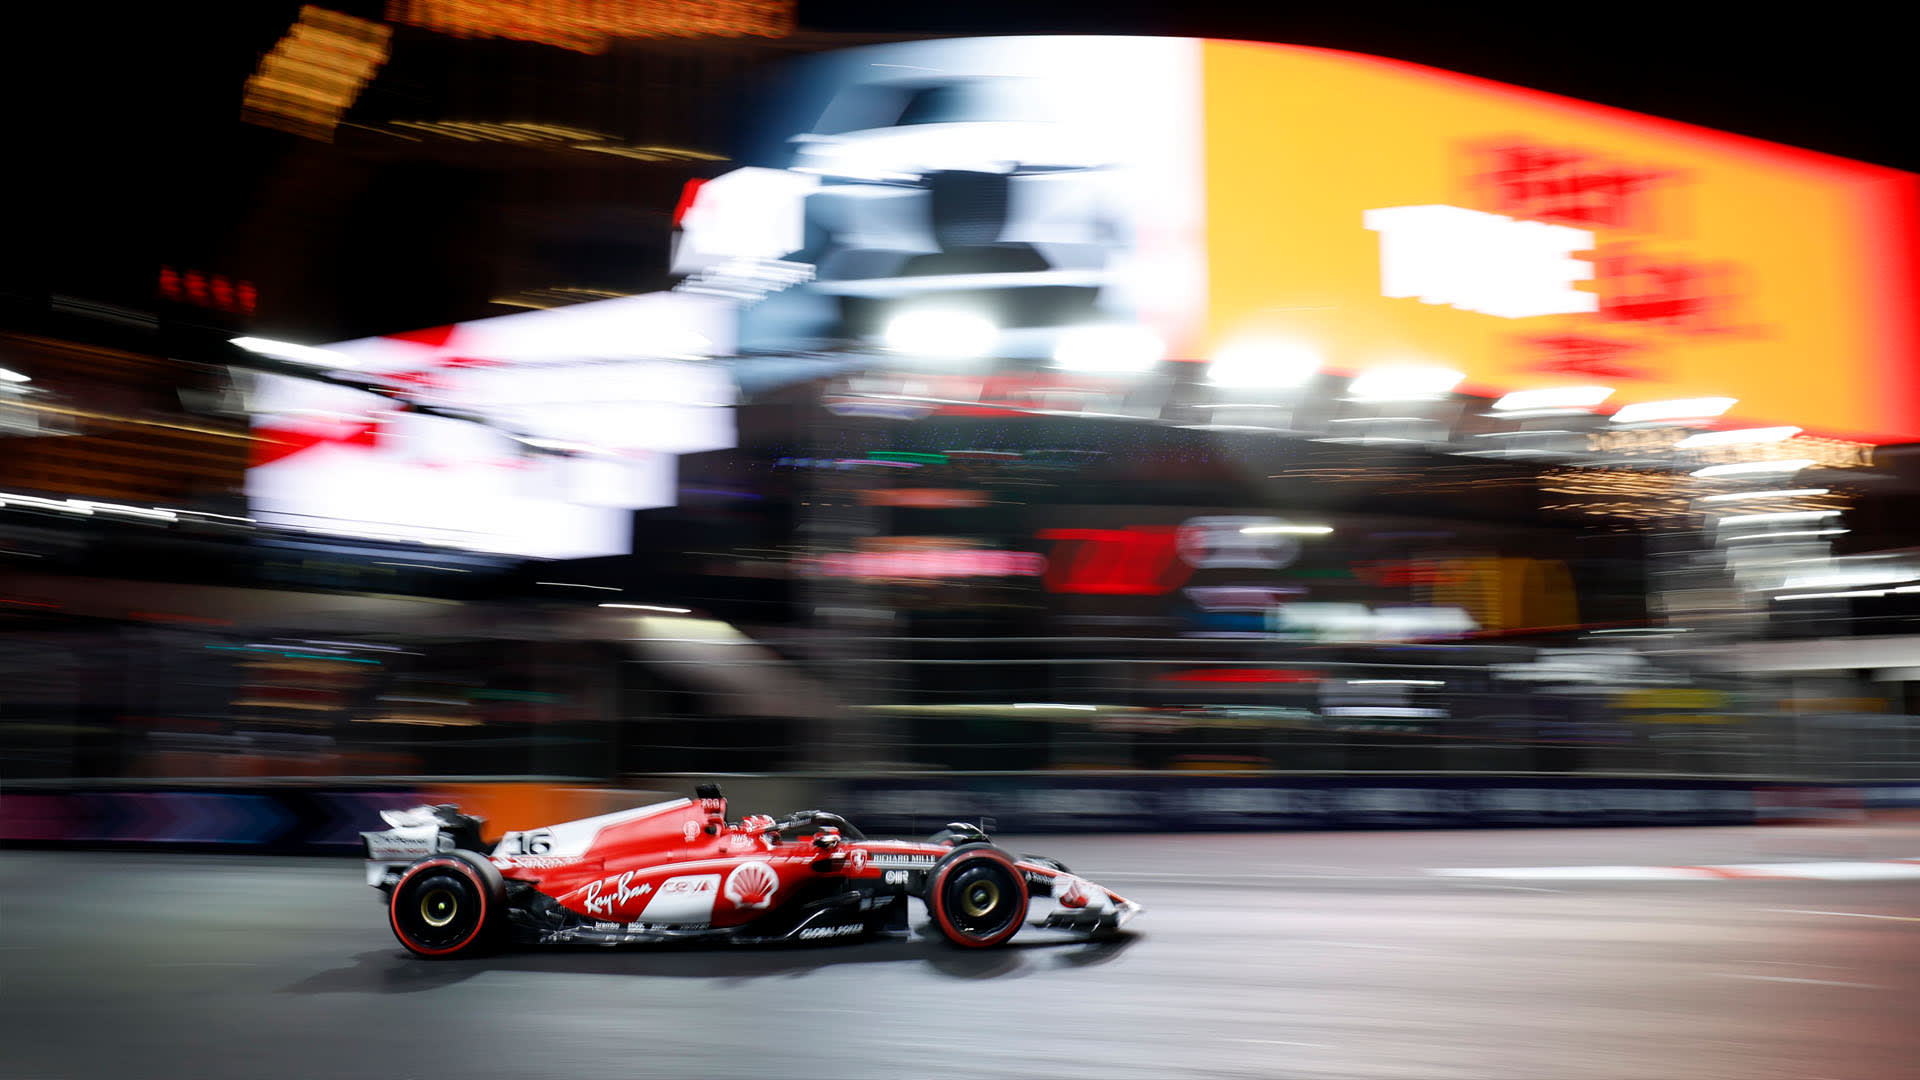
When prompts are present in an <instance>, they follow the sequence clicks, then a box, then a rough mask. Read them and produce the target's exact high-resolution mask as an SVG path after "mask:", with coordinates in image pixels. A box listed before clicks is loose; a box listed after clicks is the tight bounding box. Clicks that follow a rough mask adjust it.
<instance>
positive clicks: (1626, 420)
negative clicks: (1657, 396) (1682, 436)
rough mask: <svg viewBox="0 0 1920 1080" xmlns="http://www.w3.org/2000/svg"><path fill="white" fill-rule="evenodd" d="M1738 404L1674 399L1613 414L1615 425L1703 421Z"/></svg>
mask: <svg viewBox="0 0 1920 1080" xmlns="http://www.w3.org/2000/svg"><path fill="white" fill-rule="evenodd" d="M1739 403H1740V399H1738V398H1730V397H1705V398H1675V399H1673V400H1671V401H1642V402H1639V403H1636V404H1633V405H1622V406H1621V407H1620V409H1619V411H1618V412H1615V413H1614V414H1613V422H1614V423H1616V424H1639V423H1645V422H1646V421H1649V420H1704V419H1707V418H1708V417H1714V416H1719V415H1721V414H1722V413H1725V412H1726V411H1727V410H1728V409H1731V408H1733V407H1734V406H1735V405H1737V404H1739Z"/></svg>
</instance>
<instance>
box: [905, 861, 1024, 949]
mask: <svg viewBox="0 0 1920 1080" xmlns="http://www.w3.org/2000/svg"><path fill="white" fill-rule="evenodd" d="M926 901H927V911H928V912H929V913H930V914H932V916H933V925H934V926H936V927H938V928H939V930H940V932H941V933H942V934H944V935H946V938H947V940H948V941H951V942H953V943H954V944H955V945H960V946H963V947H965V948H969V949H984V948H989V947H991V946H994V945H1000V944H1004V943H1005V942H1006V941H1008V940H1009V939H1010V938H1012V937H1013V935H1015V934H1017V933H1019V932H1020V924H1021V923H1022V922H1024V921H1025V920H1026V917H1027V880H1026V876H1025V875H1023V874H1021V873H1020V870H1019V868H1018V867H1016V866H1014V864H1013V857H1012V856H1010V855H1008V854H1007V853H1006V852H1004V851H1001V850H1000V849H999V848H996V847H991V846H989V845H986V844H975V845H969V846H967V847H963V848H958V849H956V850H955V851H954V852H953V853H952V854H951V855H948V856H947V857H946V858H944V859H942V860H940V862H939V863H938V864H936V865H935V866H934V868H933V872H932V873H931V874H929V875H928V879H927V895H926Z"/></svg>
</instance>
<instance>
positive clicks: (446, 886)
mask: <svg viewBox="0 0 1920 1080" xmlns="http://www.w3.org/2000/svg"><path fill="white" fill-rule="evenodd" d="M484 914H485V904H484V902H483V898H482V897H481V895H480V891H479V889H478V887H477V884H476V883H475V882H474V881H472V880H470V879H469V878H468V877H467V876H466V875H465V874H463V873H461V872H460V871H459V870H458V869H456V868H453V867H443V866H431V867H428V868H426V869H424V870H423V871H421V872H419V873H418V875H417V876H416V877H414V878H412V879H410V880H407V881H403V882H402V883H401V885H400V888H399V890H398V891H396V893H395V894H394V897H393V929H394V932H395V933H396V934H398V935H399V936H400V940H401V942H403V943H404V944H405V945H406V946H407V947H408V948H410V949H412V950H414V951H415V952H424V953H428V954H433V955H437V954H441V953H445V952H449V951H452V950H455V949H459V948H462V947H464V946H465V945H466V944H467V943H468V942H470V941H472V940H474V937H475V935H476V934H478V932H479V930H480V924H481V922H482V921H483V918H484Z"/></svg>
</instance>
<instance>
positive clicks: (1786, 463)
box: [1690, 458, 1815, 480]
mask: <svg viewBox="0 0 1920 1080" xmlns="http://www.w3.org/2000/svg"><path fill="white" fill-rule="evenodd" d="M1814 464H1815V462H1814V460H1813V459H1812V458H1784V459H1782V460H1780V461H1733V462H1728V463H1727V464H1725V465H1708V466H1707V467H1706V468H1703V469H1695V470H1693V472H1692V473H1691V474H1690V475H1692V476H1697V477H1699V478H1701V479H1702V480H1708V479H1712V478H1714V477H1720V476H1769V475H1774V474H1778V473H1796V472H1799V471H1800V470H1801V469H1805V468H1809V467H1811V466H1812V465H1814Z"/></svg>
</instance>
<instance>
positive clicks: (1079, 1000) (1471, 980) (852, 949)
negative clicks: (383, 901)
mask: <svg viewBox="0 0 1920 1080" xmlns="http://www.w3.org/2000/svg"><path fill="white" fill-rule="evenodd" d="M1007 845H1008V846H1009V847H1013V848H1016V849H1024V850H1032V851H1038V852H1042V853H1045V854H1052V855H1055V856H1058V857H1060V858H1062V859H1064V860H1065V861H1067V862H1068V863H1069V864H1071V865H1072V866H1073V867H1074V869H1075V870H1076V871H1077V872H1080V873H1082V874H1083V875H1085V876H1088V877H1091V878H1093V879H1094V880H1097V881H1100V882H1102V883H1104V884H1107V885H1110V886H1112V887H1114V888H1115V889H1118V890H1120V891H1122V892H1124V893H1126V894H1128V895H1129V896H1132V897H1134V898H1135V899H1138V900H1139V901H1141V902H1142V903H1144V904H1145V905H1146V907H1147V911H1146V913H1145V914H1144V915H1143V916H1141V917H1140V919H1139V920H1137V921H1136V922H1135V923H1134V924H1133V932H1132V933H1131V934H1130V935H1129V936H1127V937H1125V938H1122V939H1120V940H1116V941H1113V942H1109V943H1104V944H1093V945H1088V944H1078V943H1076V944H1064V945H1063V944H1048V943H1043V942H1041V941H1040V936H1039V935H1035V936H1034V937H1033V938H1032V940H1029V939H1028V937H1027V935H1025V934H1023V935H1022V937H1021V938H1020V939H1016V941H1015V942H1014V943H1013V945H1012V946H1010V947H1008V948H1005V949H1002V950H997V951H989V952H968V951H961V950H956V949H954V948H952V947H950V946H948V945H946V944H945V943H943V942H942V941H940V940H937V939H935V938H933V937H930V936H927V934H926V933H924V932H922V931H921V930H919V929H916V931H915V933H914V935H913V936H912V937H911V938H909V939H907V940H904V941H900V940H895V941H881V942H874V943H865V944H852V945H844V944H843V945H817V946H811V947H792V948H780V949H755V950H747V949H721V950H674V951H655V950H646V949H629V950H619V951H610V950H599V949H570V950H553V949H549V950H535V951H521V952H514V953H507V954H504V955H497V956H493V957H489V958H484V959H479V960H473V961H453V962H428V961H421V960H416V959H413V958H411V957H409V956H408V955H407V954H406V953H405V952H404V951H402V950H401V948H400V947H399V946H398V945H397V944H396V943H395V942H394V940H393V938H392V936H391V934H390V932H389V931H388V929H387V927H386V925H385V921H384V917H383V912H382V910H381V908H380V906H379V903H378V900H379V894H378V893H376V892H375V891H374V890H372V889H369V888H367V887H366V886H365V885H364V884H361V883H360V881H359V864H358V863H356V862H352V861H348V860H328V859H294V858H261V857H247V856H189V855H154V854H120V853H77V852H23V851H8V852H0V905H3V906H0V1076H5V1077H48V1078H54V1077H58V1078H69V1077H72V1078H80V1077H113V1078H115V1080H126V1078H128V1077H206V1078H210V1080H220V1078H229V1077H232V1078H242V1077H244V1078H247V1080H258V1078H262V1077H305V1076H341V1077H347V1076H351V1077H422V1078H427V1077H449V1078H471V1080H480V1078H494V1077H512V1078H515V1080H525V1078H529V1077H565V1078H598V1077H610V1078H621V1080H630V1078H634V1077H676V1078H677V1077H687V1078H706V1077H741V1078H750V1080H775V1078H809V1077H821V1078H827V1077H832V1078H847V1077H908V1076H912V1077H973V1076H1033V1077H1045V1078H1048V1080H1067V1078H1079V1077H1089V1078H1092V1077H1098V1078H1101V1080H1114V1078H1130V1077H1221V1078H1225V1077H1234V1078H1239V1077H1249V1078H1250V1077H1260V1078H1269V1077H1302V1078H1343V1080H1344V1078H1360V1077H1367V1078H1374V1077H1393V1078H1414V1080H1427V1078H1443V1077H1444V1078H1452V1077H1474V1078H1482V1077H1498V1078H1509V1077H1511V1078H1515V1080H1563V1078H1567V1080H1570V1078H1609V1080H1612V1078H1650V1080H1668V1078H1675V1080H1678V1078H1689V1080H1691V1078H1721V1077H1724V1078H1728V1080H1772V1078H1776V1077H1779V1078H1787V1077H1791V1078H1796V1080H1856V1078H1861V1080H1864V1078H1871V1080H1887V1078H1898V1077H1920V963H1916V961H1920V882H1914V881H1878V882H1870V881H1869V882H1850V881H1838V882H1829V881H1815V882H1798V881H1742V880H1729V881H1684V882H1681V881H1669V882H1613V881H1598V882H1589V881H1577V882H1563V881H1555V882H1544V883H1540V884H1525V883H1514V882H1494V881H1486V880H1473V879H1461V878H1437V877H1433V876H1429V875H1428V874H1426V873H1425V871H1426V870H1428V869H1432V868H1441V867H1469V866H1530V865H1542V864H1554V865H1570V864H1571V865H1579V864H1618V863H1627V862H1632V863H1675V864H1698V863H1714V862H1755V861H1771V860H1790V859H1804V858H1817V859H1854V858H1862V859H1864V858H1884V857H1903V856H1913V855H1920V830H1912V829H1908V828H1878V829H1836V828H1827V829H1813V828H1798V829H1685V830H1604V831H1603V830H1580V831H1552V832H1545V831H1514V832H1475V833H1440V832H1424V833H1371V834H1369V833H1355V834H1282V835H1231V836H1229V835H1204V836H1172V837H1149V836H1135V837H1060V838H1051V839H1047V840H1041V839H1025V840H1009V841H1007ZM914 910H915V916H916V917H915V923H916V927H918V925H919V923H920V921H921V920H920V918H919V907H918V905H917V904H916V905H915V909H914Z"/></svg>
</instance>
